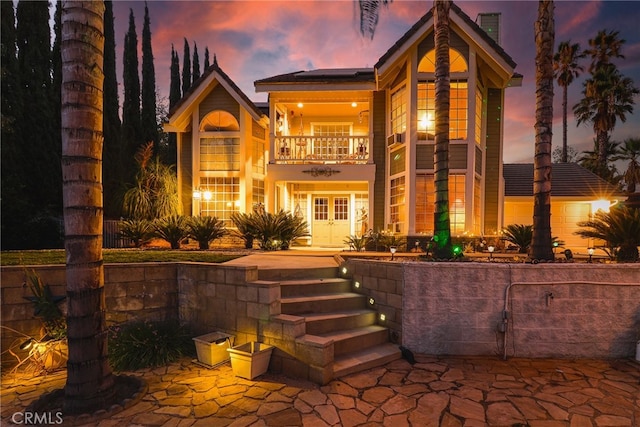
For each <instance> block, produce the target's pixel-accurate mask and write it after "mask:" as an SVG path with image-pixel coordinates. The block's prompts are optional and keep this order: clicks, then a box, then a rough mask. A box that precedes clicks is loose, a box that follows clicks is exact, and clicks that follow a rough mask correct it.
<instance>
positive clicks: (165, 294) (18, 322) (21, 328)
mask: <svg viewBox="0 0 640 427" xmlns="http://www.w3.org/2000/svg"><path fill="white" fill-rule="evenodd" d="M26 268H28V269H29V270H34V271H35V272H36V273H37V274H38V275H39V276H40V278H41V279H42V281H43V283H44V284H47V285H49V286H50V288H51V291H52V293H53V295H56V296H58V295H65V294H66V274H65V266H64V265H50V266H32V267H26ZM104 270H105V273H104V275H105V286H104V293H105V301H106V306H107V312H106V320H107V324H109V325H111V324H115V323H122V322H125V321H129V320H143V319H149V320H168V319H178V288H177V285H176V283H177V264H171V263H140V264H107V265H105V267H104ZM0 292H1V297H2V326H3V328H2V340H1V344H0V345H1V346H2V351H3V352H4V351H5V350H6V349H7V348H9V346H11V345H12V343H14V342H15V341H16V340H21V339H22V338H23V337H24V336H25V334H26V335H28V336H37V337H39V336H40V328H41V326H42V323H41V321H40V320H39V319H38V318H37V317H36V316H35V315H34V311H33V305H32V303H31V302H30V301H28V300H26V299H25V298H24V297H29V296H32V293H31V290H30V289H29V286H28V285H27V284H26V274H25V267H21V266H16V267H13V266H7V267H2V268H1V269H0ZM60 307H61V308H62V310H63V312H65V313H66V304H65V303H64V302H63V303H61V305H60ZM8 328H10V329H8ZM7 357H8V359H7V358H6V357H4V355H3V360H2V361H3V362H7V361H8V362H11V361H13V360H14V358H13V357H11V356H10V355H8V354H7ZM9 359H10V360H9Z"/></svg>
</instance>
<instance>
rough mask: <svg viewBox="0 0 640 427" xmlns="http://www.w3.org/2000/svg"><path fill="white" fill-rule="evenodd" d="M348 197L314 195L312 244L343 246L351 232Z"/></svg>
mask: <svg viewBox="0 0 640 427" xmlns="http://www.w3.org/2000/svg"><path fill="white" fill-rule="evenodd" d="M349 200H350V198H349V196H348V195H342V196H333V195H314V196H313V213H312V215H313V219H312V224H311V226H312V237H313V241H312V244H313V245H314V246H343V245H344V240H345V238H347V237H348V236H349V234H350V231H351V218H350V215H351V210H350V206H349Z"/></svg>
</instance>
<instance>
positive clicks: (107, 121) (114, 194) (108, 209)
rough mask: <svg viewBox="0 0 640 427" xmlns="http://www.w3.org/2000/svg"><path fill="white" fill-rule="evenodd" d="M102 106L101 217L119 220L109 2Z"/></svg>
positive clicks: (119, 154) (120, 178)
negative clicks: (102, 202)
mask: <svg viewBox="0 0 640 427" xmlns="http://www.w3.org/2000/svg"><path fill="white" fill-rule="evenodd" d="M104 6H105V10H104V89H103V90H104V106H103V117H102V127H103V129H102V132H103V136H104V143H103V149H102V151H103V155H102V171H103V172H102V181H103V184H102V185H103V188H104V216H105V218H119V217H120V215H121V212H122V209H121V206H122V203H121V200H120V198H121V196H120V192H121V190H122V187H123V184H124V181H125V177H124V171H123V168H122V166H123V163H124V160H125V158H124V155H123V150H122V145H121V138H120V132H121V131H122V129H121V127H122V123H121V121H120V101H119V95H118V79H117V75H116V37H115V31H114V19H113V2H112V1H105V2H104Z"/></svg>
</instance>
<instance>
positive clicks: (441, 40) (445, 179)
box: [433, 0, 453, 259]
mask: <svg viewBox="0 0 640 427" xmlns="http://www.w3.org/2000/svg"><path fill="white" fill-rule="evenodd" d="M450 8H451V2H450V1H448V0H436V1H435V9H436V14H435V16H436V20H435V26H434V31H435V36H434V38H435V49H436V70H435V71H436V74H435V76H436V84H435V91H436V99H435V114H436V117H435V126H436V129H435V131H436V134H435V151H434V155H433V157H434V180H435V183H434V185H435V191H436V195H435V196H436V197H435V212H434V232H433V237H434V241H435V249H434V255H435V257H436V258H439V259H448V258H451V257H452V255H453V252H452V245H451V224H450V217H449V103H450V93H451V86H450V78H449V68H450V64H449V9H450Z"/></svg>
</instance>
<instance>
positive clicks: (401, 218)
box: [389, 176, 407, 233]
mask: <svg viewBox="0 0 640 427" xmlns="http://www.w3.org/2000/svg"><path fill="white" fill-rule="evenodd" d="M390 187H391V188H390V189H389V190H390V194H389V229H390V230H391V231H392V232H394V233H402V232H403V231H404V223H405V222H406V212H407V209H406V199H405V178H404V176H400V177H398V178H394V179H392V180H391V186H390Z"/></svg>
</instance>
